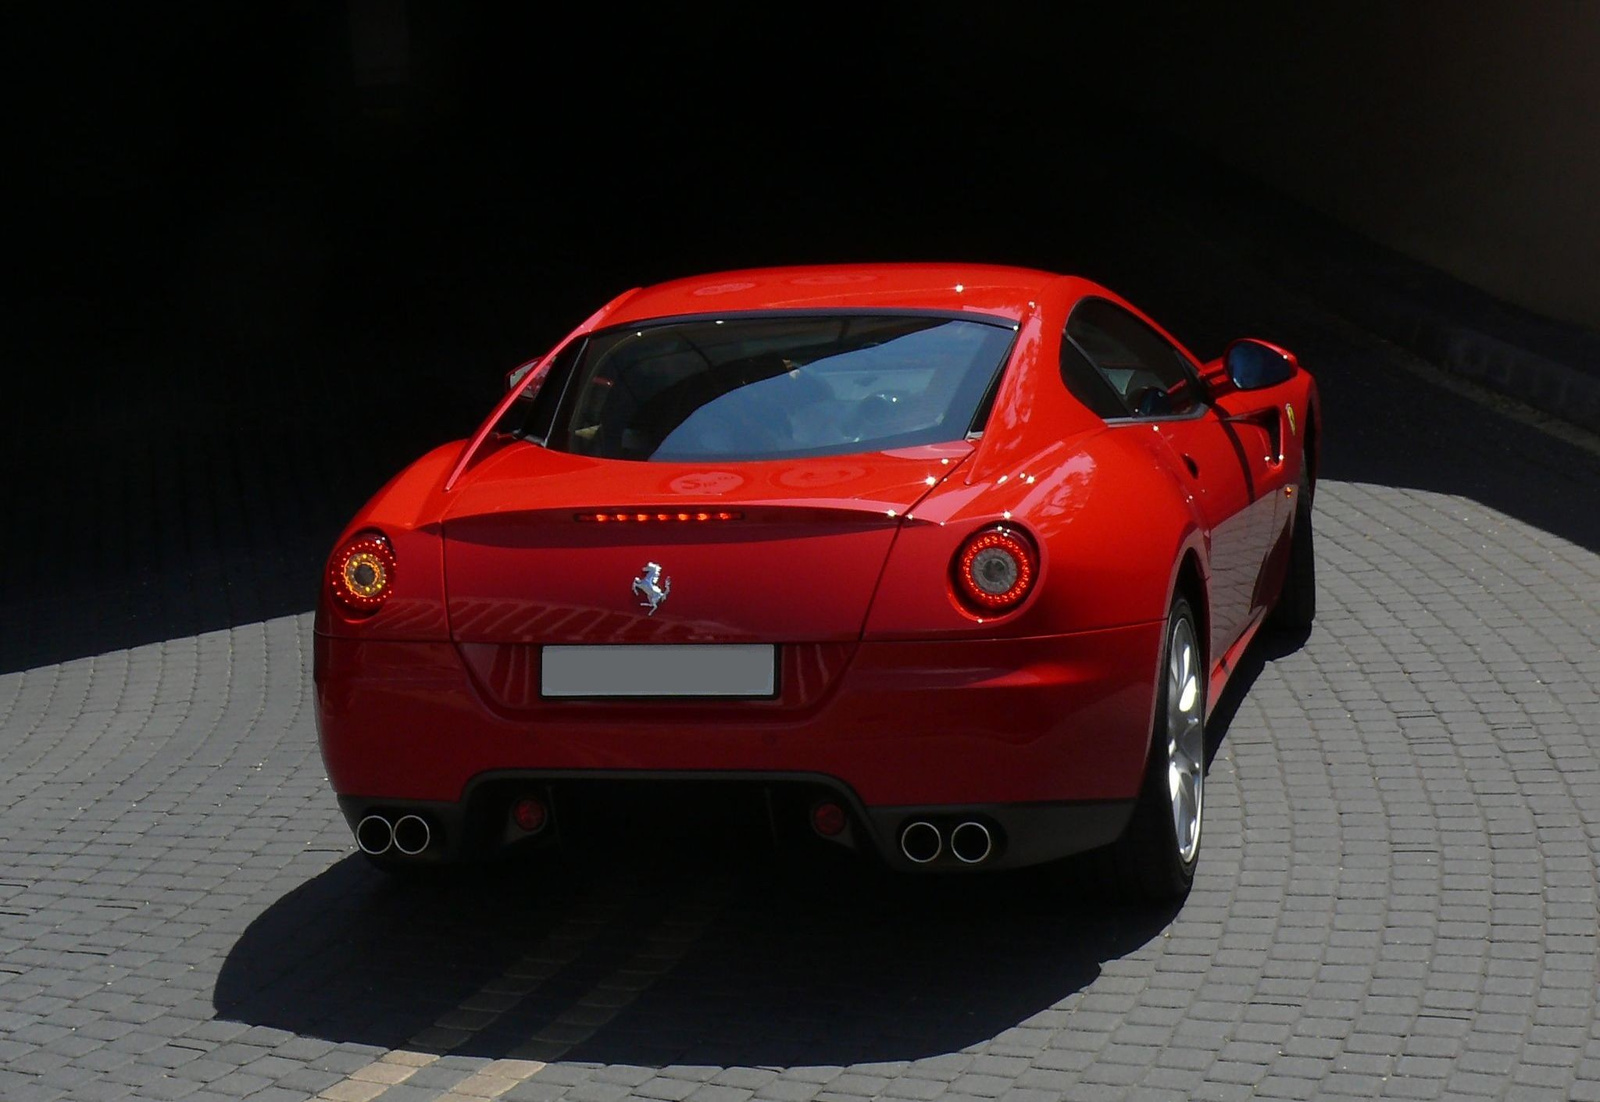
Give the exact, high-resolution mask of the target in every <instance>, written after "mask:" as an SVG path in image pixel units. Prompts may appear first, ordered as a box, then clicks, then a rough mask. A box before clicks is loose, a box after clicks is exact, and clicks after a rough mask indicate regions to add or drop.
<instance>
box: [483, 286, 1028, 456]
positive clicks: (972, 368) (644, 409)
mask: <svg viewBox="0 0 1600 1102" xmlns="http://www.w3.org/2000/svg"><path fill="white" fill-rule="evenodd" d="M1014 335H1015V334H1014V331H1013V329H1012V328H1011V326H1010V325H1009V324H1004V323H996V322H982V321H969V320H957V319H953V318H949V317H929V316H923V315H910V316H908V315H896V316H880V315H873V316H856V315H852V316H830V317H814V316H794V315H790V316H777V317H773V316H768V317H728V318H723V319H707V320H695V321H677V322H670V323H665V324H652V325H648V326H645V327H643V328H632V327H630V328H625V329H612V330H607V331H605V332H602V333H598V334H595V335H594V336H593V337H591V338H589V339H588V340H587V341H586V342H584V343H583V345H582V347H581V348H580V349H577V350H576V351H575V353H574V354H572V355H569V356H565V357H563V360H564V361H565V362H563V363H557V364H556V365H555V366H554V368H553V369H552V370H551V373H550V376H549V377H548V378H547V379H546V380H545V383H544V386H543V389H542V391H541V393H540V394H539V395H538V398H537V400H536V401H533V402H525V403H518V405H519V406H522V407H524V409H523V411H522V413H521V419H522V420H523V422H524V423H523V424H522V425H521V426H520V428H519V427H517V426H508V427H510V428H513V430H514V431H520V433H521V435H523V436H525V437H528V438H531V439H536V440H541V441H542V442H544V443H545V445H546V446H547V447H550V448H553V449H556V450H558V451H567V452H573V453H576V454H578V455H592V456H596V457H599V458H604V459H650V460H660V461H663V462H665V461H681V460H691V461H692V460H701V459H718V460H733V459H777V458H784V457H789V456H808V455H834V454H840V453H845V452H864V451H881V450H884V449H887V448H902V447H911V446H914V445H918V444H933V443H939V442H943V441H949V440H960V439H962V438H964V437H965V436H967V435H968V434H970V433H972V432H975V431H979V430H981V429H982V427H983V425H982V421H983V420H984V418H986V417H987V415H988V410H987V405H988V402H989V401H990V400H992V393H991V388H992V387H993V385H994V383H995V381H996V379H997V376H998V374H999V371H1000V368H1001V365H1003V364H1004V363H1005V360H1006V355H1007V353H1008V351H1009V350H1010V347H1011V342H1012V338H1013V336H1014Z"/></svg>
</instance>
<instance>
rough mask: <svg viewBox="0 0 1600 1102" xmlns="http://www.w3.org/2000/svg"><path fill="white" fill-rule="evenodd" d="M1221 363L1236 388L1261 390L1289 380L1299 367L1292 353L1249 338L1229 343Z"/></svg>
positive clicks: (1298, 362)
mask: <svg viewBox="0 0 1600 1102" xmlns="http://www.w3.org/2000/svg"><path fill="white" fill-rule="evenodd" d="M1222 363H1223V366H1224V367H1225V368H1226V369H1227V379H1228V381H1229V382H1231V383H1232V384H1233V387H1232V389H1235V390H1261V389H1262V388H1264V387H1269V386H1277V385H1278V384H1279V383H1286V382H1288V381H1289V380H1290V379H1291V378H1292V377H1293V376H1294V373H1295V371H1297V370H1298V369H1299V367H1300V361H1298V360H1296V359H1295V358H1294V353H1293V352H1289V351H1287V350H1285V349H1282V348H1279V347H1278V346H1277V345H1275V344H1268V343H1267V342H1266V341H1258V340H1255V339H1253V338H1249V337H1246V338H1245V339H1243V340H1237V341H1234V342H1233V343H1232V344H1230V345H1229V346H1228V350H1227V351H1226V352H1224V353H1223V354H1222Z"/></svg>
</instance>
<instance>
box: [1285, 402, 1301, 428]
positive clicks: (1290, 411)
mask: <svg viewBox="0 0 1600 1102" xmlns="http://www.w3.org/2000/svg"><path fill="white" fill-rule="evenodd" d="M1283 412H1284V415H1285V416H1287V417H1288V418H1289V433H1290V435H1292V436H1298V435H1299V434H1300V430H1299V429H1297V428H1295V427H1294V403H1293V402H1285V403H1284V404H1283Z"/></svg>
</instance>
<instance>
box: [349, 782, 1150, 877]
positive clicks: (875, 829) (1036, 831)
mask: <svg viewBox="0 0 1600 1102" xmlns="http://www.w3.org/2000/svg"><path fill="white" fill-rule="evenodd" d="M646 793H648V796H645V794H646ZM524 796H533V797H535V798H537V799H538V800H539V802H540V803H541V804H542V805H543V806H544V807H545V808H547V809H548V820H547V822H546V825H545V826H544V827H543V828H542V829H541V830H540V831H539V832H538V834H536V835H530V834H528V833H526V832H524V831H522V830H519V829H518V828H517V827H516V825H515V823H514V822H512V821H511V820H510V818H509V816H508V814H507V809H508V808H509V807H510V806H511V803H512V802H513V801H514V800H517V799H520V798H522V797H524ZM824 802H827V803H835V804H838V805H839V806H841V807H843V808H845V809H846V815H847V824H846V826H845V828H844V829H843V831H841V832H840V833H839V834H838V835H837V836H835V837H833V838H829V839H826V840H827V841H830V842H833V843H835V844H838V845H842V846H844V847H846V848H848V849H853V850H859V851H863V852H868V853H873V854H875V855H877V856H878V857H880V858H882V859H883V860H884V861H885V862H886V863H887V864H889V865H891V866H893V867H895V868H899V869H902V870H905V871H937V872H959V871H976V870H979V869H982V870H986V871H987V870H994V869H1007V868H1022V867H1025V866H1028V865H1037V864H1042V863H1044V862H1047V861H1054V860H1057V859H1059V858H1062V857H1067V856H1070V855H1072V854H1074V853H1081V852H1082V851H1084V850H1088V849H1094V848H1095V847H1097V846H1102V845H1106V844H1108V843H1110V842H1113V841H1115V840H1116V839H1117V838H1118V837H1120V836H1121V835H1122V832H1123V830H1124V829H1125V828H1126V827H1127V824H1128V820H1129V818H1130V817H1131V816H1132V814H1133V808H1134V801H1132V800H1093V801H1078V802H1067V803H1039V804H975V805H961V804H941V805H937V806H932V807H872V808H869V807H866V806H864V805H862V803H861V801H860V800H859V799H857V798H856V796H855V794H854V793H853V792H851V791H850V790H849V789H848V788H847V787H845V786H844V785H843V784H841V783H840V782H838V781H836V780H834V779H833V778H831V777H821V776H804V775H784V774H760V775H746V774H739V773H717V774H688V775H685V774H678V773H672V774H660V773H629V772H606V773H600V774H596V773H561V772H555V773H523V772H516V771H508V772H496V773H488V774H484V775H483V776H481V777H477V778H475V779H474V780H473V782H472V783H471V784H469V785H468V786H467V791H466V793H465V794H464V795H463V797H462V798H461V799H460V800H459V801H455V802H441V801H431V800H394V799H385V798H373V797H368V796H340V797H339V807H340V810H342V811H343V812H344V816H345V819H346V820H347V821H348V822H349V824H350V829H351V830H352V832H354V831H355V830H356V828H357V825H358V824H359V823H360V822H361V821H362V820H363V819H364V818H366V817H367V816H368V815H377V816H381V817H383V818H384V819H386V820H387V821H388V822H389V823H391V824H392V823H394V822H397V821H398V820H399V819H400V818H401V817H403V816H406V815H419V816H421V817H422V818H423V819H424V820H425V821H426V822H427V823H428V824H429V827H430V830H431V839H430V845H429V846H428V848H427V849H426V850H425V851H424V852H423V853H421V854H416V855H414V856H412V857H409V858H406V859H405V860H406V862H407V863H408V864H429V863H449V862H454V861H459V860H464V859H470V858H472V857H475V856H488V855H492V854H494V853H497V852H500V851H502V850H506V849H513V848H515V849H531V848H538V847H541V846H548V845H550V844H555V843H561V842H564V841H569V840H570V841H576V842H580V843H584V842H591V841H594V840H595V835H596V834H597V833H598V834H601V835H602V836H603V839H604V842H605V843H609V844H611V845H615V846H618V847H627V846H631V845H634V844H636V843H637V842H638V841H639V839H641V838H650V839H654V838H656V837H658V836H659V835H660V834H661V832H662V831H663V830H665V831H666V833H667V834H669V835H671V834H672V833H673V832H674V831H678V832H680V833H682V827H683V821H682V820H683V819H684V818H685V817H686V816H685V814H684V813H685V811H689V812H692V814H691V815H690V816H687V817H694V818H701V819H704V818H705V817H707V816H715V817H717V819H718V820H719V826H721V827H722V828H723V829H724V830H726V831H729V832H733V833H735V834H740V835H759V836H762V837H763V838H766V837H770V838H771V839H772V840H774V841H781V840H782V839H783V838H785V837H789V838H793V837H796V836H798V835H801V834H803V833H805V832H806V830H807V826H808V824H809V820H810V815H809V812H810V810H811V809H812V808H814V807H816V806H817V805H818V804H820V803H824ZM601 817H603V818H604V822H603V823H600V822H597V820H598V819H600V818H601ZM913 823H915V824H919V827H923V828H926V827H932V828H933V829H934V830H935V831H936V832H937V837H938V849H937V852H936V853H934V854H933V855H932V856H931V857H929V858H928V859H927V860H925V861H919V860H912V859H911V858H910V857H908V856H907V855H906V853H905V851H904V849H903V847H902V844H901V839H902V836H903V834H904V833H905V831H906V828H907V827H908V826H910V825H911V824H913ZM972 824H978V825H979V826H981V827H982V831H983V837H984V850H983V852H982V854H981V855H978V854H975V853H970V852H969V853H968V854H967V855H966V856H965V857H962V856H958V851H957V847H956V845H955V842H954V839H955V835H956V831H957V830H958V829H960V828H964V827H965V828H970V827H971V825H972ZM597 826H599V827H600V830H598V831H597V830H596V827H597ZM690 836H692V835H690ZM395 852H397V851H391V853H392V854H393V853H395Z"/></svg>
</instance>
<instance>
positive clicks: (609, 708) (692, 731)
mask: <svg viewBox="0 0 1600 1102" xmlns="http://www.w3.org/2000/svg"><path fill="white" fill-rule="evenodd" d="M1160 635H1161V628H1160V626H1159V625H1139V626H1134V627H1127V628H1119V629H1112V630H1110V631H1103V632H1090V633H1084V634H1081V635H1068V636H1056V637H1050V638H1043V639H1014V640H964V641H938V642H927V643H862V644H859V645H853V646H851V647H849V648H848V649H850V650H853V651H854V653H853V654H852V655H850V656H849V659H848V665H847V666H846V667H844V668H843V669H842V670H841V669H837V668H835V669H833V670H832V671H828V670H827V669H826V668H825V661H824V660H819V659H816V658H812V661H813V663H814V665H816V666H817V667H818V668H819V670H820V671H821V676H822V678H823V680H824V681H826V684H825V685H824V686H822V687H821V688H819V689H818V690H816V691H815V693H814V695H811V696H810V697H809V698H807V697H806V696H805V695H803V694H801V693H799V692H795V693H794V694H793V698H792V699H786V700H780V701H738V702H727V703H716V704H705V703H692V702H677V703H661V702H652V703H622V702H618V703H604V704H601V703H594V702H555V701H535V700H532V699H531V698H530V697H529V696H528V695H526V694H525V693H524V695H522V698H521V700H520V701H519V703H522V704H526V705H528V706H526V707H515V708H512V707H502V706H500V705H499V704H498V703H491V700H490V696H489V694H488V693H487V692H486V691H484V690H481V689H480V688H479V686H478V684H477V683H475V681H474V679H473V678H472V677H471V676H470V675H469V674H468V672H467V664H466V662H465V661H464V660H463V659H462V657H461V653H460V652H459V651H458V649H457V648H456V646H454V645H453V644H450V643H445V642H440V643H379V642H371V641H356V640H350V639H340V638H333V637H327V636H322V637H319V638H318V641H317V648H318V650H317V661H318V665H319V670H320V676H319V685H318V696H317V703H318V712H319V715H320V717H321V730H322V744H323V753H324V759H325V761H326V762H327V766H328V776H329V779H330V780H331V781H332V782H333V786H334V788H335V790H336V791H338V792H340V793H342V794H353V795H359V796H369V797H381V798H390V799H414V800H441V801H453V800H457V799H459V798H460V797H461V795H462V792H463V790H464V788H465V786H466V784H467V782H468V781H470V780H471V779H472V778H473V777H475V776H477V775H478V774H480V773H483V772H486V771H489V770H505V769H527V770H544V771H551V770H571V769H616V770H649V771H657V770H659V771H719V770H737V771H742V772H808V773H823V774H827V775H829V776H832V777H835V778H837V779H839V780H840V781H843V782H844V783H845V784H847V785H849V786H850V787H851V788H852V789H853V790H854V791H855V793H856V794H857V795H858V796H859V797H860V798H861V800H862V801H863V802H864V803H866V804H867V805H869V806H900V805H907V804H929V803H934V804H937V803H974V802H978V803H1018V802H1034V801H1046V800H1064V799H1085V800H1090V799H1112V798H1119V797H1127V796H1128V795H1130V794H1131V793H1132V792H1133V791H1134V790H1136V789H1137V787H1138V778H1139V772H1140V768H1141V766H1142V764H1143V761H1144V748H1145V745H1146V744H1147V743H1148V742H1149V723H1150V704H1149V685H1150V682H1151V679H1152V678H1153V677H1154V675H1155V660H1156V651H1157V649H1158V647H1159V642H1160ZM533 649H534V648H525V649H523V651H522V654H521V655H520V656H517V657H520V658H521V660H522V662H523V663H524V670H523V672H522V673H520V675H512V676H508V677H507V678H506V679H505V681H503V682H502V685H505V684H510V683H512V682H514V681H515V680H519V679H528V678H533V679H536V678H537V670H536V668H534V667H535V666H536V663H537V661H538V659H537V655H536V654H533V653H530V652H531V651H532V650H533ZM830 658H831V659H832V662H833V663H834V665H835V667H837V664H838V662H839V656H838V655H832V656H830ZM508 659H509V662H514V661H516V658H511V657H509V656H508ZM492 660H493V659H492V658H491V659H490V661H491V662H492ZM830 675H831V676H830ZM787 680H788V681H789V682H790V683H793V681H794V679H793V678H790V679H787ZM502 691H504V690H502Z"/></svg>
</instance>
